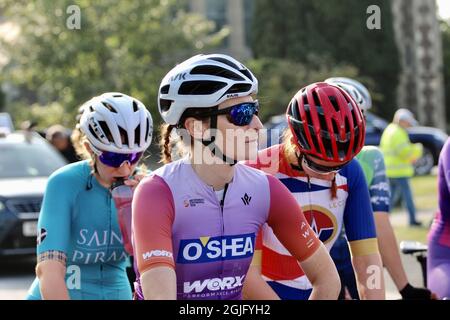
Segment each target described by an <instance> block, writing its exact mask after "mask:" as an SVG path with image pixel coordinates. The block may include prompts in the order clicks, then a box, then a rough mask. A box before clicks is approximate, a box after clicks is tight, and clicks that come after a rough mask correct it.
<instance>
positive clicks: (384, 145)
mask: <svg viewBox="0 0 450 320" xmlns="http://www.w3.org/2000/svg"><path fill="white" fill-rule="evenodd" d="M416 125H417V121H416V119H415V118H414V115H413V114H412V113H411V111H409V110H407V109H398V110H397V111H396V112H395V114H394V119H393V122H392V123H390V124H389V125H388V126H387V127H386V129H384V132H383V134H382V136H381V141H380V149H381V151H382V152H383V155H384V160H385V163H386V175H387V177H388V178H389V183H390V187H391V203H390V204H391V207H394V205H395V204H396V203H397V201H398V200H399V198H403V200H404V202H405V204H406V208H407V210H408V214H409V225H410V226H421V225H422V224H421V223H420V222H419V221H417V219H416V207H415V205H414V199H413V195H412V191H411V186H410V182H409V180H410V178H411V177H413V176H414V167H413V163H414V162H415V161H416V160H418V159H419V158H420V157H421V156H422V153H423V146H422V144H420V143H414V144H412V143H411V141H410V140H409V136H408V131H407V130H406V129H408V128H409V127H412V126H416Z"/></svg>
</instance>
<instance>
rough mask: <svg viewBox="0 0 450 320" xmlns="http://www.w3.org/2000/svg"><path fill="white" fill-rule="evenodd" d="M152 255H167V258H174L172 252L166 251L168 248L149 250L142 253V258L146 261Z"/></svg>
mask: <svg viewBox="0 0 450 320" xmlns="http://www.w3.org/2000/svg"><path fill="white" fill-rule="evenodd" d="M152 257H166V258H172V257H173V255H172V252H169V251H166V250H152V251H148V252H145V253H143V254H142V258H143V259H144V261H147V260H148V259H150V258H152Z"/></svg>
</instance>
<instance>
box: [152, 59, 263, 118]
mask: <svg viewBox="0 0 450 320" xmlns="http://www.w3.org/2000/svg"><path fill="white" fill-rule="evenodd" d="M257 92H258V80H257V79H256V78H255V76H254V75H253V74H252V72H251V71H250V70H249V69H247V68H246V67H245V66H244V65H243V64H242V63H240V62H239V61H237V60H236V59H234V58H232V57H230V56H227V55H224V54H207V55H203V54H200V55H196V56H194V57H192V58H190V59H188V60H186V61H184V62H182V63H181V64H179V65H177V66H176V67H174V68H173V69H172V70H170V71H169V72H168V73H167V74H166V76H165V77H164V79H163V80H162V81H161V85H160V86H159V92H158V109H159V112H160V113H161V116H162V118H163V119H164V121H165V122H166V123H168V124H171V125H177V124H178V122H179V121H180V118H181V116H182V114H183V112H184V111H185V110H186V109H189V108H210V107H214V106H217V105H218V104H220V103H222V102H223V101H225V100H227V99H230V98H235V97H243V96H248V95H250V94H253V93H257Z"/></svg>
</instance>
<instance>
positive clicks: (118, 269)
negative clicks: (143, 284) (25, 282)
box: [27, 161, 132, 300]
mask: <svg viewBox="0 0 450 320" xmlns="http://www.w3.org/2000/svg"><path fill="white" fill-rule="evenodd" d="M37 242H38V245H37V255H38V257H41V258H42V257H45V256H46V255H49V254H50V253H52V254H54V253H55V252H56V253H57V255H59V256H65V257H66V278H65V280H66V286H67V289H68V292H69V296H70V298H71V299H96V300H97V299H99V300H101V299H108V300H109V299H131V298H132V296H131V288H130V285H129V281H128V278H127V275H126V267H127V265H128V264H129V256H128V255H127V253H126V252H125V250H124V246H123V238H122V234H121V232H120V228H119V224H118V220H117V211H116V208H115V204H114V201H113V199H112V197H111V193H110V191H109V190H108V189H107V188H105V187H103V186H102V185H101V184H100V183H99V182H98V181H97V179H96V178H95V177H94V176H93V175H92V173H91V167H90V166H89V164H88V162H87V161H81V162H76V163H73V164H69V165H67V166H65V167H63V168H61V169H59V170H57V171H55V172H54V173H53V174H52V175H51V176H50V178H49V180H48V184H47V188H46V191H45V195H44V200H43V203H42V208H41V212H40V215H39V222H38V238H37ZM27 298H28V299H41V293H40V286H39V280H38V279H37V278H36V279H35V280H34V282H33V284H32V285H31V288H30V290H29V294H28V297H27Z"/></svg>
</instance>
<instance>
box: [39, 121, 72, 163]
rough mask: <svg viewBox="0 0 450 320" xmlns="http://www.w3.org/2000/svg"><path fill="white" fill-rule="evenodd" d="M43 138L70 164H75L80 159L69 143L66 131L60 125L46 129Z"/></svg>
mask: <svg viewBox="0 0 450 320" xmlns="http://www.w3.org/2000/svg"><path fill="white" fill-rule="evenodd" d="M45 138H46V139H47V140H48V141H49V142H50V143H51V144H52V145H53V146H54V147H55V148H56V149H57V150H58V151H59V152H60V153H61V155H62V156H64V158H66V160H67V161H68V162H70V163H72V162H77V161H79V160H80V158H79V157H78V156H77V154H76V152H75V149H74V147H73V145H72V143H71V142H70V137H69V134H68V132H67V129H66V128H64V127H63V126H62V125H60V124H55V125H53V126H51V127H50V128H48V129H47V132H46V134H45Z"/></svg>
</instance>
